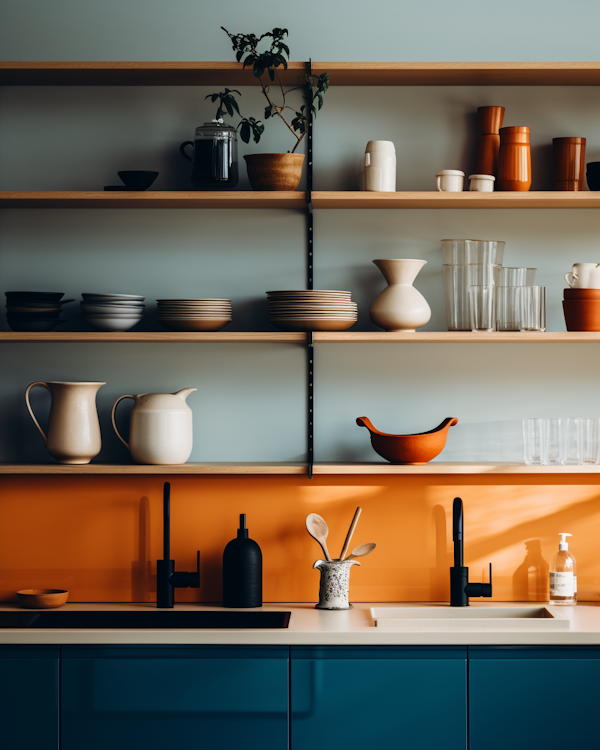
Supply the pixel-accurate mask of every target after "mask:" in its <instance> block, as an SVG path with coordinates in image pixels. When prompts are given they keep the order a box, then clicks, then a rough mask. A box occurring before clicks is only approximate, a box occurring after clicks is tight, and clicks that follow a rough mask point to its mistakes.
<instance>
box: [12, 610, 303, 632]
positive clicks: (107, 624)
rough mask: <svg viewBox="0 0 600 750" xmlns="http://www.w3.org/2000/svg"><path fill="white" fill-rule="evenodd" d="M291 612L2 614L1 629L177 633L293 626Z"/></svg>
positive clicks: (67, 612)
mask: <svg viewBox="0 0 600 750" xmlns="http://www.w3.org/2000/svg"><path fill="white" fill-rule="evenodd" d="M290 615H291V612H237V611H236V612H228V611H224V612H213V611H211V612H204V611H202V612H193V611H188V610H186V611H184V612H177V611H169V612H164V611H147V612H105V611H104V612H90V611H87V612H78V611H66V612H65V611H63V612H61V611H56V610H52V611H23V612H0V628H11V629H12V628H43V629H47V628H49V629H63V628H67V629H68V628H75V629H86V628H88V629H93V630H102V629H114V630H173V629H185V630H196V629H204V630H206V629H208V630H219V629H221V628H239V629H241V630H249V629H256V628H260V629H277V628H287V627H289V622H290Z"/></svg>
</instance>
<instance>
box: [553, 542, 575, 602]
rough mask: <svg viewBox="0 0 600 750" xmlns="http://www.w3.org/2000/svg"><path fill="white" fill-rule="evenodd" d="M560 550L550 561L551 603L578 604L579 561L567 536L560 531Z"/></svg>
mask: <svg viewBox="0 0 600 750" xmlns="http://www.w3.org/2000/svg"><path fill="white" fill-rule="evenodd" d="M559 536H560V537H561V541H560V544H559V545H558V552H557V553H556V554H555V555H554V557H553V558H552V562H551V563H550V604H567V605H572V604H577V563H576V562H575V558H574V557H573V555H572V554H571V553H570V552H569V545H568V544H567V537H568V536H572V534H565V533H562V532H561V533H559Z"/></svg>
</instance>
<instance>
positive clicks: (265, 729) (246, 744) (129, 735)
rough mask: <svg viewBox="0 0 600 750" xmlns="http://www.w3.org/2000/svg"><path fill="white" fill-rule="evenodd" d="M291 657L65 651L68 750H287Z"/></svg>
mask: <svg viewBox="0 0 600 750" xmlns="http://www.w3.org/2000/svg"><path fill="white" fill-rule="evenodd" d="M288 657H289V649H288V648H287V647H264V648H263V647H253V648H250V647H229V648H221V647H211V646H197V647H191V646H182V647H179V646H165V647H161V646H153V647H114V646H113V647H103V646H97V647H88V648H79V647H63V649H62V659H63V660H62V669H61V722H62V732H61V736H62V743H61V750H81V749H82V748H83V747H85V750H106V749H107V748H110V750H131V749H132V748H142V747H143V748H144V750H165V749H166V748H178V749H179V748H181V749H183V748H186V749H187V748H189V750H196V749H197V750H202V749H203V748H206V750H240V748H242V747H243V748H244V750H287V748H288V735H289V725H288ZM44 750H45V749H44Z"/></svg>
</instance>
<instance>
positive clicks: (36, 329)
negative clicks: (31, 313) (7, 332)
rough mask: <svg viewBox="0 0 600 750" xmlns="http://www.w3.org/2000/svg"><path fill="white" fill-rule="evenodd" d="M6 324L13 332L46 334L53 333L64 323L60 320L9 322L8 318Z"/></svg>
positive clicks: (35, 319)
mask: <svg viewBox="0 0 600 750" xmlns="http://www.w3.org/2000/svg"><path fill="white" fill-rule="evenodd" d="M6 322H7V323H8V325H9V327H10V328H12V330H13V331H18V332H19V333H45V332H47V331H53V330H54V329H55V328H56V326H58V325H60V324H61V323H62V322H63V321H62V320H60V319H58V320H57V319H51V320H40V319H37V318H34V319H33V320H8V318H7V321H6Z"/></svg>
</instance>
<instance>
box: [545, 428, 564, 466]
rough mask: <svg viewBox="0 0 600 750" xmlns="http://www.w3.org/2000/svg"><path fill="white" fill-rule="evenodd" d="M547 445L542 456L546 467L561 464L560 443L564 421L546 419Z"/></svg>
mask: <svg viewBox="0 0 600 750" xmlns="http://www.w3.org/2000/svg"><path fill="white" fill-rule="evenodd" d="M544 421H545V422H546V445H545V448H544V454H543V456H542V458H543V461H542V463H543V464H544V466H556V465H557V464H560V445H561V443H560V441H561V435H562V429H563V420H562V419H554V418H553V419H546V420H544Z"/></svg>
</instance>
